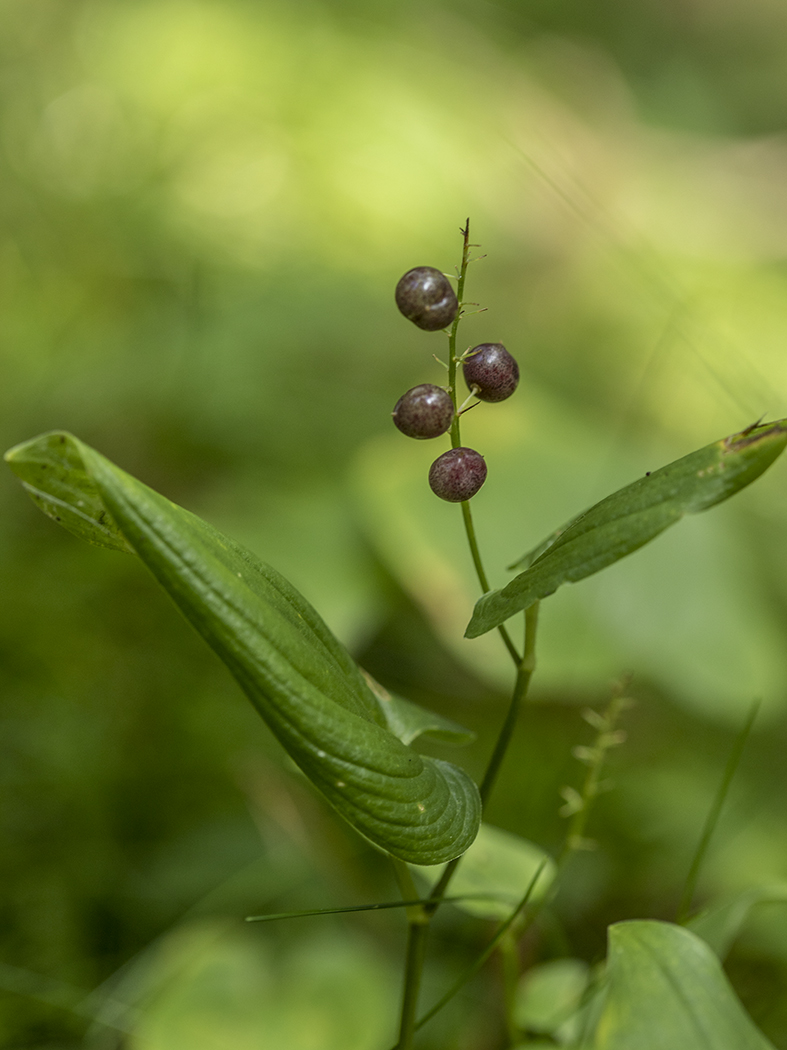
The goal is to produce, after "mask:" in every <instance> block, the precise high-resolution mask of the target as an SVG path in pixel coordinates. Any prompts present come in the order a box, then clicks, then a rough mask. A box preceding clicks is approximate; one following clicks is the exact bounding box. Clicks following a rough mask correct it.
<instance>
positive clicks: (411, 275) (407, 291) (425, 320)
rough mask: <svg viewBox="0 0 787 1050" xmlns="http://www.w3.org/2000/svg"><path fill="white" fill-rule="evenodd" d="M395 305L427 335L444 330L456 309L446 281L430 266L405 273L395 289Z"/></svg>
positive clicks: (454, 315) (453, 295)
mask: <svg viewBox="0 0 787 1050" xmlns="http://www.w3.org/2000/svg"><path fill="white" fill-rule="evenodd" d="M396 305H397V306H398V307H399V309H400V310H401V311H402V313H403V314H404V316H405V317H406V318H407V319H408V321H412V322H413V324H416V325H418V327H419V328H423V329H424V330H425V331H427V332H438V331H439V330H440V329H441V328H447V327H448V325H450V324H451V322H452V321H453V319H454V318H455V317H456V312H457V310H458V309H459V303H458V302H457V299H456V295H455V294H454V290H453V288H452V287H451V285H450V283H449V281H448V278H447V277H446V276H445V274H444V273H441V272H440V271H439V270H436V269H435V268H434V266H416V267H415V269H414V270H408V271H407V273H406V274H405V275H404V277H403V278H402V279H401V281H399V283H398V284H397V286H396Z"/></svg>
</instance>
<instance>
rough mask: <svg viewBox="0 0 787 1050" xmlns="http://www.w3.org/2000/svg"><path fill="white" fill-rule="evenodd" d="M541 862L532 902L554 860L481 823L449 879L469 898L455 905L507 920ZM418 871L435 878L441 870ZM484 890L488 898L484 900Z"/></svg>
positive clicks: (547, 878) (545, 886)
mask: <svg viewBox="0 0 787 1050" xmlns="http://www.w3.org/2000/svg"><path fill="white" fill-rule="evenodd" d="M542 864H543V865H544V868H543V870H542V871H541V873H540V874H539V877H538V880H537V882H536V884H535V886H534V887H533V892H532V893H531V897H530V899H531V901H539V900H542V899H543V897H544V895H545V894H546V892H547V890H548V889H549V887H550V886H551V884H552V882H553V880H554V878H555V872H556V869H555V863H554V861H553V860H552V859H551V857H549V856H548V855H547V854H546V853H544V851H543V850H542V849H540V848H539V847H538V846H536V845H535V844H534V843H532V842H528V841H527V839H523V838H521V837H520V836H519V835H512V834H511V832H510V831H503V829H502V828H496V827H493V826H492V825H491V824H486V823H482V824H481V827H480V828H479V831H478V835H477V836H476V839H475V841H474V842H473V844H472V846H470V848H469V849H468V851H467V853H465V855H464V857H463V858H462V863H461V865H460V867H459V868H457V871H456V874H455V875H454V877H453V879H452V881H451V893H452V894H456V895H458V896H465V895H467V897H468V898H472V899H468V900H462V901H457V902H456V907H457V908H460V909H461V910H462V911H464V912H467V914H468V915H477V916H478V917H479V918H482V919H507V918H508V917H509V915H510V914H511V911H512V910H513V908H514V907H515V905H516V904H517V902H518V901H519V899H520V898H521V896H522V892H523V889H524V888H525V887H527V886H528V885H529V883H530V881H531V880H532V879H533V877H534V876H535V874H536V872H537V871H538V869H539V867H540V866H541V865H542ZM418 874H419V875H420V874H422V875H424V876H429V877H433V878H437V877H439V876H440V875H441V874H442V872H441V870H440V869H439V868H434V869H426V870H422V869H419V871H418ZM487 893H488V894H489V898H488V899H484V896H483V895H484V894H487Z"/></svg>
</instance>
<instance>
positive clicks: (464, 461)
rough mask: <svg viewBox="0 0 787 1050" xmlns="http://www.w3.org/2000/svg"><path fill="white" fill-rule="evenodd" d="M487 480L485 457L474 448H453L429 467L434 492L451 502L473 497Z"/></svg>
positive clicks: (459, 501) (430, 481) (430, 482)
mask: <svg viewBox="0 0 787 1050" xmlns="http://www.w3.org/2000/svg"><path fill="white" fill-rule="evenodd" d="M485 481H486V463H485V462H484V457H483V456H482V455H480V453H478V452H476V451H475V449H472V448H452V449H451V451H450V452H444V453H443V454H442V456H439V457H438V458H437V459H436V460H435V461H434V463H433V464H432V466H431V467H430V469H429V485H430V487H431V489H432V492H434V494H435V496H439V497H440V499H445V500H448V502H449V503H461V502H462V501H463V500H466V499H472V497H473V496H475V494H476V492H478V490H479V489H480V488H481V486H482V485H483V483H484V482H485Z"/></svg>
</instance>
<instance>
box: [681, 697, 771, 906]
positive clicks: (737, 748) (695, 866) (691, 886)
mask: <svg viewBox="0 0 787 1050" xmlns="http://www.w3.org/2000/svg"><path fill="white" fill-rule="evenodd" d="M759 709H760V701H759V700H755V701H754V703H753V704H752V705H751V708H750V710H749V714H748V716H747V718H746V721H745V722H744V723H743V726H742V727H741V730H740V732H739V733H738V735H737V737H736V738H735V743H734V744H733V745H732V751H731V752H730V757H729V758H728V759H727V765H726V767H725V769H724V775H723V777H722V778H721V783H720V784H719V787H718V790H717V791H716V796H715V798H714V799H713V803H712V805H711V808H710V810H709V812H708V816H707V818H706V820H705V827H704V828H703V830H702V835H701V836H700V841H699V843H698V845H697V849H696V852H695V854H694V859H693V860H692V862H691V867H690V868H689V874H688V875H687V876H686V885H685V886H684V888H683V895H682V897H681V899H680V904H679V905H678V913H677V915H676V917H675V922H677V923H680V924H681V925H682V924H683V923H685V922H686V920H687V919H688V917H689V912H690V911H691V902H692V900H693V899H694V891H695V890H696V888H697V878H698V876H699V873H700V867H701V866H702V862H703V860H704V859H705V854H706V852H707V850H708V846H709V845H710V840H711V836H712V835H713V832H714V830H715V828H716V824H717V823H718V820H719V817H720V816H721V811H722V808H723V806H724V802H725V800H726V798H727V792H728V791H729V789H730V784H731V783H732V779H733V777H734V776H735V772H736V770H737V768H738V764H739V762H740V760H741V756H742V755H743V749H744V747H745V746H746V741H747V740H748V739H749V733H751V730H752V726H753V725H754V720H755V718H756V717H757V712H758V711H759Z"/></svg>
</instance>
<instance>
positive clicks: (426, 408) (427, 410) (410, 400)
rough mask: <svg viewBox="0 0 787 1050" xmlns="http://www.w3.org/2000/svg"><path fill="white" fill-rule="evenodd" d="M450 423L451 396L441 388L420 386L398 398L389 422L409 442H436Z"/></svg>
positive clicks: (432, 385) (452, 415)
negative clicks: (427, 439) (410, 439)
mask: <svg viewBox="0 0 787 1050" xmlns="http://www.w3.org/2000/svg"><path fill="white" fill-rule="evenodd" d="M453 419H454V403H453V401H452V400H451V395H450V394H449V393H448V391H447V390H443V388H442V387H441V386H435V385H434V384H433V383H421V385H420V386H414V387H413V388H412V390H408V391H407V393H406V394H402V396H401V397H400V398H399V400H398V401H397V402H396V406H395V407H394V410H393V421H394V423H395V424H396V425H397V427H398V428H399V429H400V430H401V432H402V433H403V434H406V435H407V436H408V437H411V438H436V437H440V435H441V434H445V432H446V431H447V430H449V429H450V427H451V423H452V422H453Z"/></svg>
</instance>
